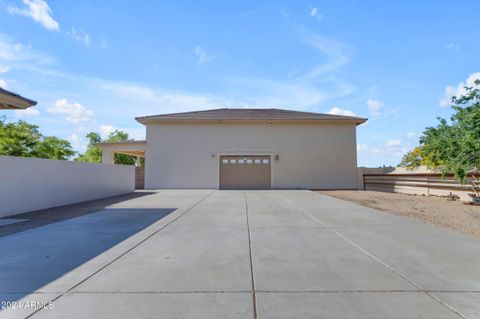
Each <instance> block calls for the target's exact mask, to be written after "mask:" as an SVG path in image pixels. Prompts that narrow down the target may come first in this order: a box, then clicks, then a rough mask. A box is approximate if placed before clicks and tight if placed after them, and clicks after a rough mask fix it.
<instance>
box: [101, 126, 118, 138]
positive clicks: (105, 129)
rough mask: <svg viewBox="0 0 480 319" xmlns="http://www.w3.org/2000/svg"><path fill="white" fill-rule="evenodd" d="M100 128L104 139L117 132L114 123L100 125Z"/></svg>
mask: <svg viewBox="0 0 480 319" xmlns="http://www.w3.org/2000/svg"><path fill="white" fill-rule="evenodd" d="M99 129H100V135H101V136H102V138H104V139H105V138H106V137H108V135H109V134H110V133H112V132H115V127H114V126H113V125H108V124H102V125H100V127H99Z"/></svg>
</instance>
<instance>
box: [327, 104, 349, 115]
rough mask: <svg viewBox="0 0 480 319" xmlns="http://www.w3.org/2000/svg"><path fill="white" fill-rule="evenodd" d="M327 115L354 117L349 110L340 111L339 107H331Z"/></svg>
mask: <svg viewBox="0 0 480 319" xmlns="http://www.w3.org/2000/svg"><path fill="white" fill-rule="evenodd" d="M327 113H328V114H334V115H346V116H355V113H353V112H352V111H350V110H345V109H341V108H339V107H336V106H335V107H332V108H331V109H330V111H328V112H327Z"/></svg>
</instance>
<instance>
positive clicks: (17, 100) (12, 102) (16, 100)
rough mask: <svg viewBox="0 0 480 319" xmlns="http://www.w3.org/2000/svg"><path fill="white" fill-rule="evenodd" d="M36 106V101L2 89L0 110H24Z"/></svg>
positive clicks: (0, 92) (0, 91) (0, 90)
mask: <svg viewBox="0 0 480 319" xmlns="http://www.w3.org/2000/svg"><path fill="white" fill-rule="evenodd" d="M34 105H37V102H36V101H33V100H30V99H27V98H25V97H23V96H21V95H18V94H16V93H13V92H10V91H8V90H5V89H3V88H0V109H3V110H24V109H26V108H29V107H31V106H34Z"/></svg>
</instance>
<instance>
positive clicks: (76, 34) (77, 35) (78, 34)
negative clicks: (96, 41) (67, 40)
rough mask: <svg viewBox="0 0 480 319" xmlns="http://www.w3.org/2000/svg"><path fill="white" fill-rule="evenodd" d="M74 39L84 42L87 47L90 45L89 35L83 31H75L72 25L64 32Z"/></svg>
mask: <svg viewBox="0 0 480 319" xmlns="http://www.w3.org/2000/svg"><path fill="white" fill-rule="evenodd" d="M66 33H67V34H68V35H69V36H71V37H72V38H73V39H74V40H76V41H78V42H81V43H83V44H85V45H86V46H87V47H89V46H90V35H89V34H88V33H85V32H83V31H77V30H76V29H75V28H74V27H72V28H70V31H67V32H66Z"/></svg>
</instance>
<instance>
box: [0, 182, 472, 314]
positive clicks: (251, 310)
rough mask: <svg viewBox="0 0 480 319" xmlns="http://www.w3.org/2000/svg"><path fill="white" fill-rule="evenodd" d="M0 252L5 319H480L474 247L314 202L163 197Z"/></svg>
mask: <svg viewBox="0 0 480 319" xmlns="http://www.w3.org/2000/svg"><path fill="white" fill-rule="evenodd" d="M0 247H2V258H1V259H0V300H4V303H3V306H4V307H6V308H8V309H5V310H3V311H1V312H0V318H23V317H33V318H175V319H177V318H196V319H199V318H209V319H213V318H222V319H223V318H296V319H302V318H335V319H337V318H368V319H370V318H382V319H384V318H435V319H439V318H480V241H479V240H477V239H474V238H470V237H466V236H463V235H459V234H456V233H453V232H450V231H447V230H442V229H439V228H436V227H433V226H430V225H426V224H421V223H418V222H415V221H411V220H407V219H403V218H400V217H396V216H393V215H389V214H386V213H381V212H378V211H375V210H373V209H370V208H366V207H362V206H358V205H356V204H354V203H350V202H346V201H342V200H339V199H335V198H331V197H327V196H324V195H320V194H317V193H313V192H309V191H300V190H299V191H246V192H245V191H209V190H162V191H158V192H155V193H154V194H151V195H147V196H143V197H138V198H133V199H129V200H126V201H122V202H119V203H117V204H113V205H110V206H109V207H107V208H106V209H104V210H102V211H99V212H96V213H92V214H88V215H84V216H81V217H76V218H73V219H69V220H64V221H61V222H57V223H54V224H50V225H46V226H41V227H37V228H34V229H30V230H26V231H22V232H18V233H16V234H11V235H7V236H4V237H0ZM6 301H8V302H6ZM48 302H52V303H51V304H48Z"/></svg>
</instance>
